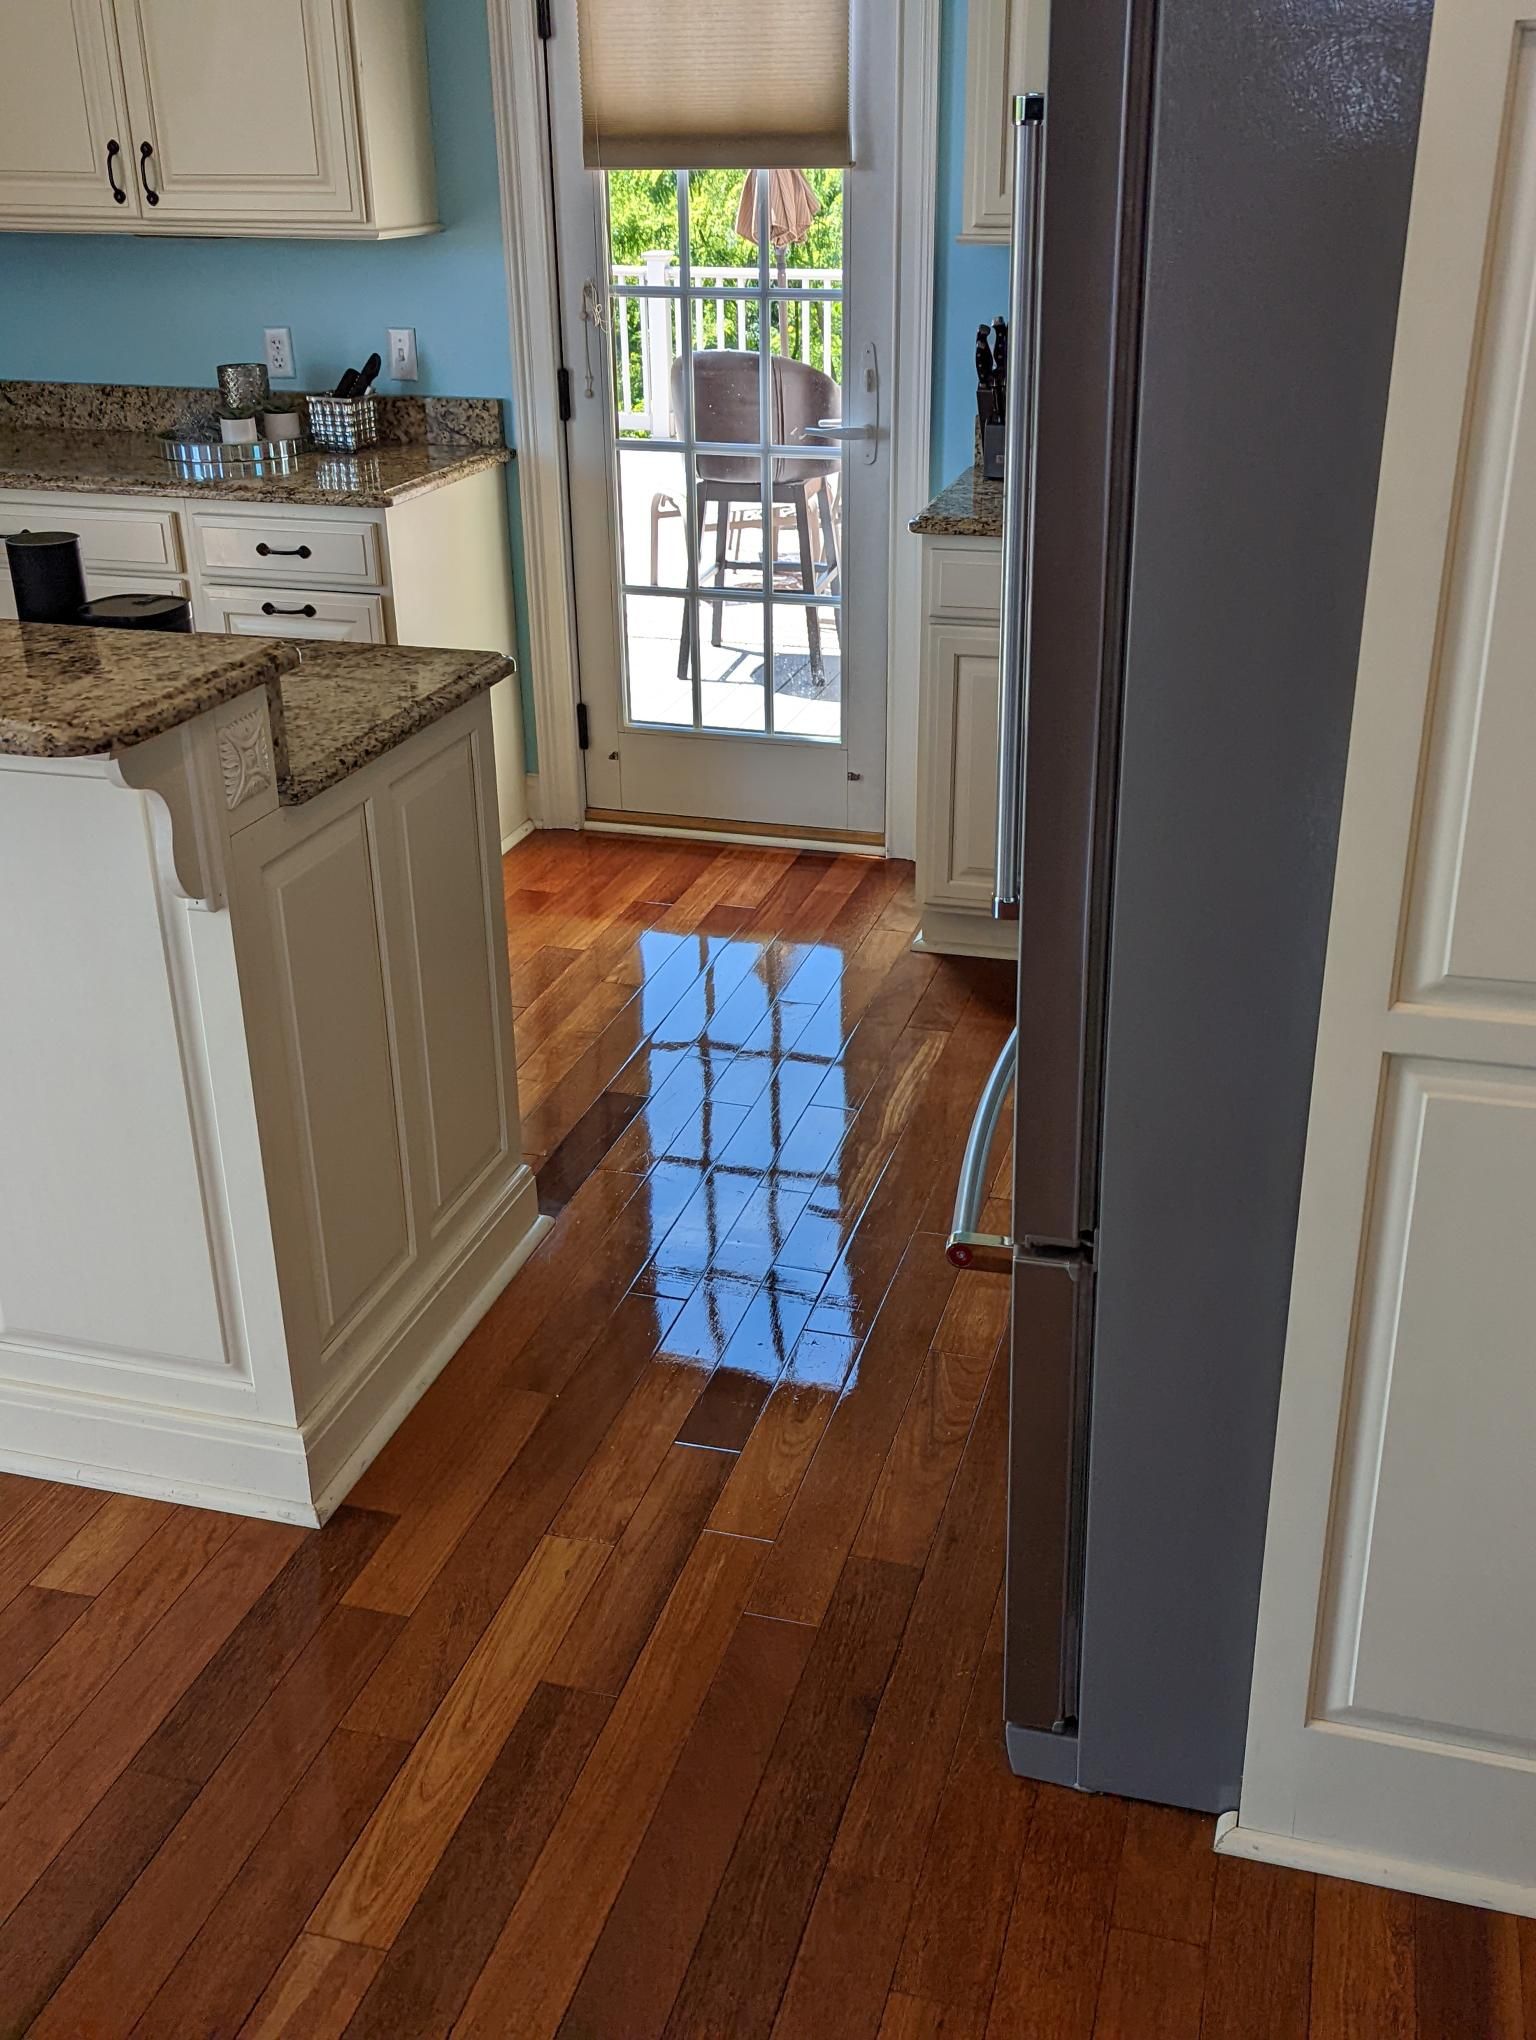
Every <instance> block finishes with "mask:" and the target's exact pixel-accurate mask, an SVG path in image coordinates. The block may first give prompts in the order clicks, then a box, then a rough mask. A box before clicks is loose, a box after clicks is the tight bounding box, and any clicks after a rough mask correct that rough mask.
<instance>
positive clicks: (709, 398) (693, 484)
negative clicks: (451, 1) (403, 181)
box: [549, 27, 895, 836]
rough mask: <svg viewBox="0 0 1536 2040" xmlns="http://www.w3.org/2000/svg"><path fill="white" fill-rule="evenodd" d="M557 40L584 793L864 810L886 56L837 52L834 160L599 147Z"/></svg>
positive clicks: (689, 808) (879, 493) (876, 579)
mask: <svg viewBox="0 0 1536 2040" xmlns="http://www.w3.org/2000/svg"><path fill="white" fill-rule="evenodd" d="M886 41H887V42H888V41H889V38H887V39H886ZM561 43H562V38H561V35H560V33H559V31H558V27H557V34H556V36H555V37H554V39H553V40H552V42H551V44H550V45H549V50H550V62H551V107H552V125H553V131H554V134H555V141H556V150H555V154H556V185H557V198H558V214H559V218H558V223H557V224H558V237H559V245H560V257H561V286H562V308H563V314H564V349H565V359H566V362H567V364H568V365H569V367H570V369H571V376H572V408H573V414H574V415H573V417H572V419H571V421H570V424H569V427H568V433H567V446H568V452H569V460H570V480H571V495H572V503H573V520H572V534H571V536H572V554H573V562H574V567H575V584H576V591H577V629H578V640H579V650H580V659H581V681H582V694H583V699H584V701H585V703H586V705H587V711H588V718H589V728H590V731H591V748H590V749H589V751H588V753H587V759H586V764H587V789H588V803H589V805H590V806H591V807H593V808H598V809H604V810H615V811H621V812H631V813H644V814H671V815H679V816H688V817H693V818H707V819H712V820H718V821H720V822H723V823H727V824H729V823H732V822H741V821H745V822H753V823H768V824H775V825H778V826H780V827H783V828H786V829H792V830H812V831H828V832H842V831H852V832H854V833H856V834H868V835H872V836H873V835H878V833H879V832H880V830H881V828H882V824H883V820H884V751H885V661H886V608H887V570H886V560H887V555H888V551H889V543H890V516H891V503H890V491H889V480H888V478H889V474H890V466H891V463H890V453H889V446H888V443H887V441H886V440H885V438H884V436H883V433H884V427H883V423H882V421H881V418H880V407H881V401H882V390H881V371H882V367H883V364H884V363H885V362H887V361H889V359H890V352H891V334H892V330H893V323H894V322H893V304H892V302H891V282H890V279H891V276H892V274H893V267H894V263H893V256H894V245H895V221H894V177H893V174H892V172H893V165H892V163H891V160H890V136H891V134H892V131H893V129H894V122H895V104H894V97H895V65H894V56H893V54H892V53H891V52H889V51H888V50H880V49H879V48H878V46H877V50H876V52H875V53H874V55H873V56H872V60H871V63H870V64H868V65H863V66H861V67H859V77H858V80H857V83H856V95H857V97H858V99H859V102H860V103H861V104H862V105H867V119H865V120H864V122H863V123H862V125H861V128H860V150H859V162H858V164H857V166H856V167H854V168H853V169H850V170H846V171H842V170H828V169H807V170H805V171H785V170H772V171H770V170H764V169H761V168H759V167H758V166H754V165H751V164H746V165H742V166H740V167H737V168H728V169H708V170H698V169H695V170H692V171H686V170H673V169H665V168H662V169H656V170H619V171H609V172H607V173H597V172H589V171H586V170H585V169H583V168H582V166H581V162H580V146H579V121H576V120H573V119H572V117H571V109H572V108H573V107H574V105H575V98H574V94H575V77H574V50H573V47H572V41H571V39H570V38H567V39H566V40H565V42H564V46H563V48H562V47H561ZM855 47H856V49H862V48H863V44H862V43H861V42H860V40H859V39H858V38H857V37H856V43H855ZM822 421H831V422H832V424H833V425H834V427H835V428H836V429H834V430H832V431H826V430H823V429H820V428H821V426H822Z"/></svg>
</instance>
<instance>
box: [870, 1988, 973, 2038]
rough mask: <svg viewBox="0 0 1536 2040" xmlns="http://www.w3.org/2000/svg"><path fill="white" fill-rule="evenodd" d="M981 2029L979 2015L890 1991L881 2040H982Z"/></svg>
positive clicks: (956, 2006) (882, 2024)
mask: <svg viewBox="0 0 1536 2040" xmlns="http://www.w3.org/2000/svg"><path fill="white" fill-rule="evenodd" d="M984 2025H985V2019H984V2017H983V2015H982V2013H980V2012H977V2011H971V2010H968V2009H966V2008H965V2007H963V2006H960V2005H945V2004H940V2003H938V2002H937V2001H936V2000H934V1999H933V1998H920V1997H908V1996H907V1995H905V1994H904V1993H903V1992H901V1991H893V1992H892V1993H891V1995H890V1996H889V1997H888V1998H887V1999H886V2001H885V2017H884V2019H883V2020H882V2021H881V2024H880V2040H981V2036H982V2030H983V2027H984Z"/></svg>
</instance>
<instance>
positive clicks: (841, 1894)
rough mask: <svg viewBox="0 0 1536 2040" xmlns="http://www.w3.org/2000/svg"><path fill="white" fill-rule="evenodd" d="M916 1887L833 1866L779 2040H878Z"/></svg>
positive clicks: (815, 1909) (782, 2015)
mask: <svg viewBox="0 0 1536 2040" xmlns="http://www.w3.org/2000/svg"><path fill="white" fill-rule="evenodd" d="M911 1903H912V1887H911V1886H910V1885H909V1884H906V1883H904V1882H901V1881H899V1880H895V1879H892V1878H889V1877H870V1876H866V1875H865V1874H864V1873H863V1872H862V1871H857V1870H846V1869H842V1868H840V1867H839V1866H838V1865H837V1864H836V1863H835V1862H834V1863H832V1864H830V1865H829V1866H828V1868H827V1870H826V1873H825V1874H824V1876H823V1877H822V1880H821V1884H820V1886H819V1888H818V1890H817V1893H816V1902H815V1904H814V1905H813V1906H812V1908H811V1916H810V1919H809V1920H808V1921H807V1922H806V1928H805V1934H804V1936H803V1938H802V1939H801V1942H800V1946H799V1949H798V1951H797V1953H796V1955H795V1962H794V1967H793V1968H792V1969H791V1971H790V1973H789V1982H788V1984H787V1985H786V1987H785V1991H784V1996H783V2000H782V2001H781V2003H780V2006H779V2011H778V2016H777V2018H776V2019H775V2020H774V2022H773V2032H774V2035H775V2040H796V2036H797V2035H802V2034H811V2033H814V2034H816V2035H817V2040H878V2035H879V2031H880V2027H881V2024H882V2023H883V2020H884V2014H885V2006H886V2002H887V1998H888V1994H889V1990H890V1983H891V1976H892V1973H893V1971H894V1970H895V1967H896V1957H897V1954H898V1953H899V1951H900V1948H901V1940H902V1934H903V1932H904V1931H905V1928H906V1924H907V1915H908V1912H909V1909H910V1907H911Z"/></svg>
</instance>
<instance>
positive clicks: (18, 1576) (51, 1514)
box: [0, 1481, 106, 1608]
mask: <svg viewBox="0 0 1536 2040" xmlns="http://www.w3.org/2000/svg"><path fill="white" fill-rule="evenodd" d="M34 1485H35V1486H36V1493H35V1494H33V1495H32V1496H30V1497H29V1498H28V1499H27V1500H26V1501H25V1502H24V1503H23V1504H22V1506H21V1507H20V1508H19V1509H18V1510H17V1511H16V1513H15V1515H14V1516H12V1517H11V1518H10V1519H9V1521H8V1522H7V1523H6V1524H5V1525H4V1527H3V1529H0V1608H3V1607H4V1606H5V1605H6V1603H7V1602H8V1601H11V1600H14V1599H15V1597H16V1595H17V1594H19V1593H20V1592H21V1590H22V1588H23V1587H25V1586H28V1585H30V1584H31V1582H32V1581H33V1580H35V1579H36V1577H37V1575H38V1574H39V1573H40V1572H42V1571H44V1570H45V1569H46V1568H47V1566H48V1565H49V1564H50V1563H51V1562H52V1560H53V1559H55V1558H57V1556H58V1555H59V1553H60V1552H61V1551H62V1550H63V1549H64V1547H65V1545H67V1544H68V1543H69V1541H70V1539H71V1538H72V1537H73V1536H74V1535H75V1534H76V1532H77V1531H79V1530H81V1529H83V1528H84V1526H85V1525H86V1523H88V1522H89V1521H90V1519H91V1517H92V1516H94V1515H95V1514H96V1511H97V1510H98V1509H99V1508H100V1507H101V1506H102V1503H103V1502H104V1501H105V1500H106V1496H105V1495H103V1494H99V1493H98V1492H97V1491H96V1490H95V1489H94V1488H80V1487H56V1486H55V1485H54V1484H53V1483H52V1482H51V1481H43V1482H38V1483H35V1484H34Z"/></svg>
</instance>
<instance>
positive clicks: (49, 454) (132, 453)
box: [0, 421, 511, 510]
mask: <svg viewBox="0 0 1536 2040" xmlns="http://www.w3.org/2000/svg"><path fill="white" fill-rule="evenodd" d="M510 459H511V455H510V454H509V453H508V451H507V449H506V448H505V447H504V446H454V445H429V444H426V443H422V444H418V445H401V446H385V445H379V446H370V447H369V448H367V450H366V451H365V452H363V453H357V454H345V453H321V452H318V451H317V452H314V453H306V454H301V455H300V456H299V463H298V466H297V467H296V468H295V469H294V470H293V472H292V473H291V474H284V475H242V476H239V477H226V476H214V477H209V478H207V479H202V478H199V477H194V476H189V475H187V474H184V473H181V472H180V471H179V470H177V469H176V468H174V467H172V466H171V465H170V464H169V462H167V461H166V459H165V457H164V456H163V454H162V453H161V451H160V444H159V441H158V440H157V439H155V438H153V437H151V436H147V435H142V434H138V433H133V432H111V431H108V432H82V431H69V430H61V429H60V428H58V427H56V426H50V425H16V424H12V423H10V422H9V421H4V422H0V489H38V490H43V489H48V490H53V489H60V490H63V489H75V490H79V491H80V492H81V493H82V494H86V495H92V496H210V497H216V498H220V499H224V500H233V501H235V502H241V503H297V504H304V503H312V504H326V505H332V506H337V507H340V508H343V509H345V508H348V507H351V508H361V509H368V510H387V509H388V508H389V506H390V505H391V504H392V503H403V502H405V501H406V500H407V499H408V498H409V497H412V496H420V495H424V494H425V493H426V492H427V491H428V490H429V489H441V488H444V487H446V485H447V484H448V483H449V482H456V481H458V480H459V479H460V477H461V476H463V475H472V474H477V473H479V471H480V470H481V469H482V468H489V467H499V466H501V465H502V463H503V462H505V461H507V460H510Z"/></svg>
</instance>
